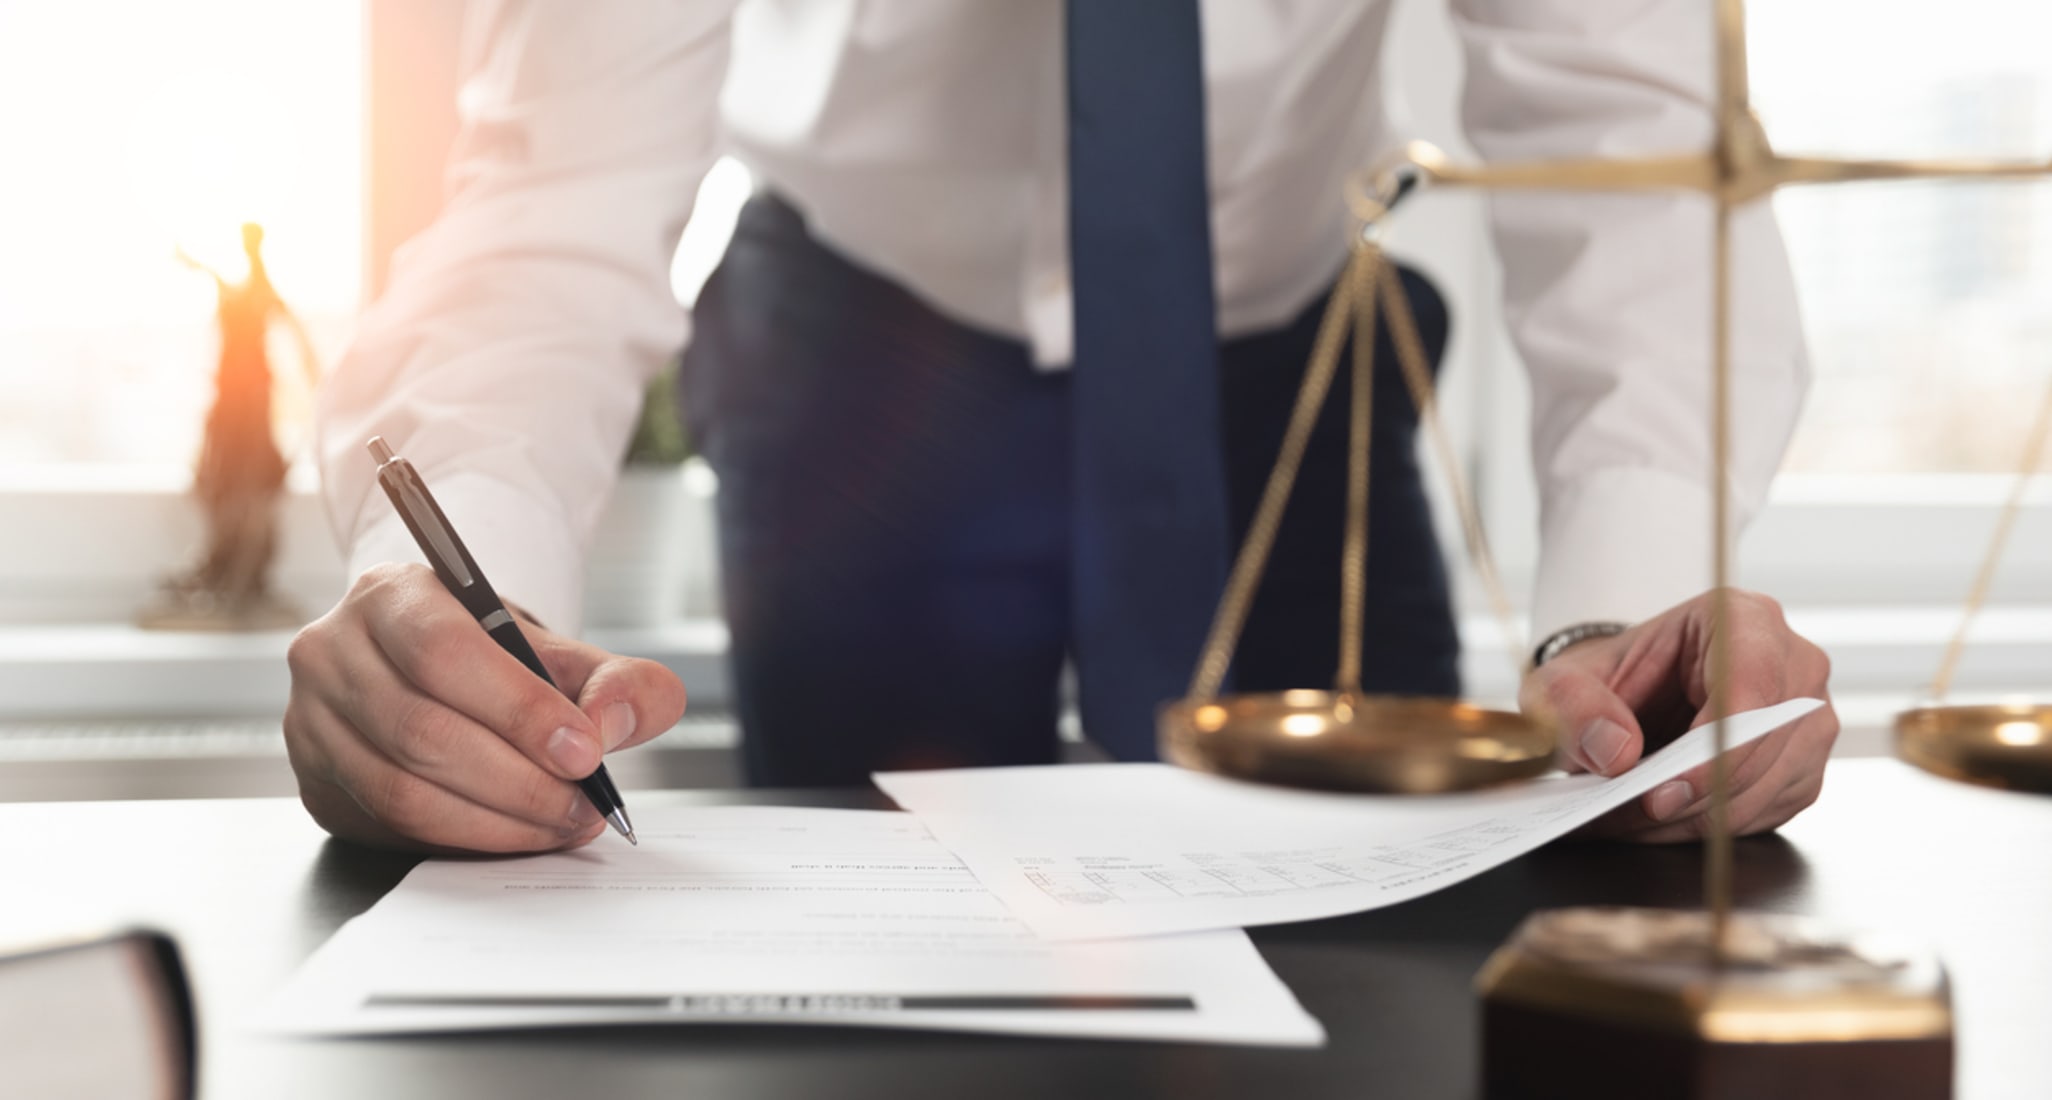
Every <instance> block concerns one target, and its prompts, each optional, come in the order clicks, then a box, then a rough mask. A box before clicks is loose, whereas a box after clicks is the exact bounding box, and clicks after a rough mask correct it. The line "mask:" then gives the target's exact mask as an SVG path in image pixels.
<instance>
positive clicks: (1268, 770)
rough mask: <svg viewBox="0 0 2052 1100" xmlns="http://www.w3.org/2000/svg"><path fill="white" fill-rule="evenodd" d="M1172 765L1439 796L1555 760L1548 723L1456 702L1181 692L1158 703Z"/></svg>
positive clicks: (1513, 777)
mask: <svg viewBox="0 0 2052 1100" xmlns="http://www.w3.org/2000/svg"><path fill="white" fill-rule="evenodd" d="M1157 730H1158V732H1159V734H1160V737H1161V755H1162V758H1163V759H1165V760H1168V761H1170V762H1171V763H1175V764H1180V765H1182V766H1183V767H1186V768H1194V769H1196V770H1198V771H1206V772H1211V773H1213V774H1215V775H1223V776H1229V777H1231V778H1234V779H1250V780H1254V781H1255V782H1260V783H1275V784H1280V785H1282V786H1286V787H1309V788H1314V789H1320V790H1334V791H1361V792H1366V793H1373V794H1440V793H1443V792H1447V791H1466V790H1473V789H1475V788H1477V787H1492V786H1496V785H1498V784H1501V783H1512V782H1516V781H1518V780H1523V779H1530V778H1532V777H1534V776H1537V775H1542V774H1544V773H1545V772H1547V771H1548V770H1550V769H1551V768H1552V767H1553V744H1554V737H1553V730H1552V729H1551V728H1550V727H1548V726H1545V725H1542V724H1540V723H1538V722H1535V721H1533V720H1532V719H1530V718H1527V717H1525V716H1524V715H1521V714H1514V713H1511V712H1508V711H1500V710H1488V709H1485V708H1483V707H1478V706H1474V705H1472V704H1469V703H1463V702H1461V701H1460V700H1458V699H1440V698H1430V697H1421V696H1401V695H1360V694H1350V693H1342V692H1333V691H1311V690H1302V691H1284V692H1279V693H1275V694H1263V695H1226V696H1220V697H1219V698H1217V699H1212V700H1194V699H1183V700H1180V701H1178V702H1175V703H1171V704H1169V705H1168V706H1166V707H1164V708H1162V711H1161V717H1160V720H1159V722H1158V724H1157Z"/></svg>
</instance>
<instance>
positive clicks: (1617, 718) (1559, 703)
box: [1518, 654, 1646, 775]
mask: <svg viewBox="0 0 2052 1100" xmlns="http://www.w3.org/2000/svg"><path fill="white" fill-rule="evenodd" d="M1572 656H1573V655H1572V654H1562V655H1561V656H1560V657H1558V658H1555V659H1554V660H1552V661H1548V662H1547V663H1546V667H1545V668H1542V669H1539V670H1537V671H1535V672H1533V673H1531V674H1530V675H1528V676H1526V677H1525V685H1524V688H1523V690H1521V691H1520V692H1519V693H1518V694H1519V704H1520V706H1521V707H1522V708H1523V709H1524V711H1525V712H1526V713H1527V714H1535V713H1538V714H1543V713H1544V712H1546V711H1551V712H1552V716H1553V718H1554V721H1555V722H1556V723H1557V726H1556V728H1557V729H1559V730H1560V748H1559V755H1560V762H1561V766H1563V767H1565V768H1567V769H1568V770H1569V771H1588V772H1595V773H1596V774H1598V775H1617V774H1619V773H1621V772H1623V771H1625V770H1627V769H1629V768H1630V767H1631V766H1632V765H1634V764H1637V763H1638V762H1639V757H1640V755H1642V754H1643V753H1644V751H1645V747H1646V739H1645V735H1644V733H1643V731H1641V730H1640V728H1639V719H1638V717H1637V716H1636V715H1634V714H1633V713H1632V708H1631V707H1629V706H1626V705H1625V701H1624V700H1623V699H1620V698H1618V695H1617V693H1616V692H1615V691H1612V690H1611V689H1610V685H1608V684H1606V683H1605V682H1604V681H1603V679H1602V678H1601V677H1599V676H1596V675H1595V674H1594V673H1591V672H1589V671H1587V670H1584V669H1578V668H1576V667H1575V666H1574V664H1573V663H1572Z"/></svg>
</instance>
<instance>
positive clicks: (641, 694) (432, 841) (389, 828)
mask: <svg viewBox="0 0 2052 1100" xmlns="http://www.w3.org/2000/svg"><path fill="white" fill-rule="evenodd" d="M521 630H522V631H523V632H525V633H526V635H527V640H528V641H529V642H530V643H531V644H532V645H533V646H534V649H535V652H536V653H537V654H539V655H540V656H541V659H542V664H543V665H545V666H546V667H547V668H548V670H549V675H550V676H551V677H553V678H554V679H555V681H556V683H557V684H558V685H560V686H561V688H562V690H561V691H558V690H556V689H555V688H552V687H550V686H549V685H547V684H545V683H543V682H542V681H541V679H540V678H539V677H537V676H535V675H534V674H533V673H531V672H529V671H528V670H527V669H526V667H524V666H523V665H521V663H520V662H519V661H517V660H515V659H514V658H513V656H512V655H511V654H509V653H507V652H506V651H505V650H503V649H500V648H499V646H498V644H497V643H496V642H494V641H492V639H491V637H490V636H489V635H487V634H486V633H485V632H484V630H483V629H482V628H480V627H479V626H478V624H477V622H476V620H474V619H472V618H471V617H470V615H469V614H468V613H467V612H465V611H464V610H463V605H462V604H460V603H458V602H457V601H456V598H455V597H454V596H452V595H450V594H449V592H448V590H447V589H445V588H443V587H442V584H441V582H440V581H438V580H436V579H435V575H434V573H433V572H432V571H431V570H429V569H428V568H427V567H426V566H424V565H381V566H378V567H376V568H373V569H370V570H368V571H366V572H365V573H364V574H363V576H362V577H360V578H358V579H357V582H356V584H355V585H354V586H353V587H351V588H350V590H349V594H348V595H346V596H344V597H343V598H342V601H341V602H340V603H338V604H336V605H335V608H334V610H332V611H330V612H328V613H327V614H326V615H324V616H322V617H321V618H320V619H319V620H317V621H315V622H314V623H312V624H310V625H309V626H307V627H306V629H304V630H301V631H300V632H299V636H298V637H296V638H294V639H293V641H292V648H291V650H290V652H289V654H288V656H287V661H288V663H289V664H290V665H291V669H292V698H291V702H290V703H289V704H288V705H287V706H286V708H285V747H286V751H287V754H288V756H289V757H290V759H291V761H292V770H293V773H294V774H296V775H297V776H298V777H299V797H300V800H301V801H303V802H305V803H306V808H307V809H308V810H309V811H310V812H311V813H312V814H313V817H314V820H315V821H317V822H319V823H320V825H321V827H322V828H325V829H327V830H328V831H329V832H330V833H333V834H334V835H336V836H338V837H341V838H344V839H347V840H354V841H359V842H362V843H365V844H374V845H379V846H382V847H396V848H409V849H414V850H440V851H467V852H534V851H546V850H550V849H556V848H570V847H576V846H578V845H581V844H587V843H589V842H590V841H592V840H593V839H594V838H596V837H597V836H598V835H599V834H600V833H601V832H604V831H605V828H606V825H605V822H604V821H602V820H600V818H599V817H598V814H597V812H596V811H595V810H593V809H592V806H591V804H590V802H588V801H586V799H585V797H584V795H583V794H582V793H581V792H580V791H579V790H578V789H577V786H576V784H575V783H574V782H572V780H575V779H580V778H583V777H584V776H587V775H590V774H591V773H592V772H593V771H594V770H595V769H597V767H598V765H599V760H600V758H601V756H602V755H603V754H604V753H606V752H610V751H612V750H614V749H618V748H623V747H626V746H629V745H637V744H640V743H641V742H643V741H646V740H648V739H650V738H652V737H654V736H656V735H657V734H660V733H662V732H663V731H665V730H667V729H669V728H670V727H671V726H673V725H675V724H676V721H677V719H678V717H679V716H681V715H682V714H683V713H684V685H683V684H682V683H681V682H679V681H678V679H677V677H676V676H675V675H674V674H673V673H671V672H670V670H669V669H667V668H664V667H663V666H662V665H660V664H657V663H656V662H654V661H646V660H641V659H638V658H631V657H619V656H615V655H613V654H611V653H607V652H605V651H604V650H601V649H598V648H595V647H593V646H589V645H585V644H583V643H581V642H578V641H576V640H574V639H571V638H565V637H562V636H560V635H557V634H553V633H551V632H549V631H548V630H545V629H543V628H541V627H539V626H536V625H534V624H533V623H528V622H523V623H522V624H521ZM566 694H567V696H569V697H568V698H566V697H565V696H566ZM571 699H575V700H576V702H574V703H573V702H572V701H571Z"/></svg>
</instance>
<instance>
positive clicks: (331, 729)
mask: <svg viewBox="0 0 2052 1100" xmlns="http://www.w3.org/2000/svg"><path fill="white" fill-rule="evenodd" d="M308 710H309V711H310V712H312V713H310V714H309V717H308V720H309V721H310V722H311V723H312V724H314V725H315V726H317V727H319V732H318V733H317V736H318V737H319V739H320V741H321V743H322V745H323V746H324V748H325V750H326V752H327V754H328V757H329V760H330V763H331V766H332V771H331V779H330V782H332V783H333V785H334V786H336V787H338V788H339V789H341V790H342V791H343V792H344V793H345V794H347V795H348V796H349V797H350V798H351V799H352V800H353V801H354V802H355V803H356V804H357V805H358V806H359V807H361V808H362V810H363V812H364V813H365V814H367V815H369V816H370V818H371V819H372V820H374V821H376V822H377V823H378V825H379V826H381V827H382V828H383V829H385V830H387V831H389V832H390V833H391V834H392V835H393V836H395V837H397V838H399V839H401V840H403V841H407V842H411V843H415V844H426V845H432V846H435V847H439V848H448V849H454V850H460V851H466V852H493V853H511V852H541V851H551V850H554V849H557V848H561V847H564V846H565V845H568V844H571V843H573V842H576V841H578V840H579V839H581V838H583V837H585V836H586V835H587V834H589V835H597V833H598V832H600V831H603V830H604V828H605V822H604V821H595V822H593V823H591V824H590V825H585V826H574V825H572V824H571V823H570V822H568V821H567V820H566V821H563V822H562V823H560V824H559V825H557V826H543V825H537V824H535V823H534V822H531V821H526V820H523V819H521V818H517V817H513V816H511V815H508V814H504V813H501V812H499V811H497V810H494V809H491V808H489V807H485V806H481V805H478V804H477V803H475V802H472V801H470V800H469V799H467V798H464V797H463V796H461V795H459V794H457V793H455V792H454V791H451V790H448V789H447V788H444V787H441V786H439V785H437V784H435V783H433V782H430V781H429V780H427V779H425V778H423V777H421V776H419V775H416V774H414V773H412V772H409V771H407V770H406V769H404V768H401V767H399V766H398V765H397V764H395V763H393V762H392V761H391V760H390V759H388V758H386V757H385V756H384V755H383V754H382V753H380V752H378V750H377V749H376V748H375V747H374V746H373V745H372V744H371V743H370V742H369V741H367V740H365V739H364V738H362V737H361V736H358V735H357V731H356V730H355V729H354V728H353V727H351V726H350V725H349V723H348V722H347V721H346V720H345V719H343V718H342V717H341V716H340V715H338V714H336V713H334V712H333V711H328V710H325V709H324V708H320V707H318V706H314V707H309V708H308ZM373 842H375V841H373Z"/></svg>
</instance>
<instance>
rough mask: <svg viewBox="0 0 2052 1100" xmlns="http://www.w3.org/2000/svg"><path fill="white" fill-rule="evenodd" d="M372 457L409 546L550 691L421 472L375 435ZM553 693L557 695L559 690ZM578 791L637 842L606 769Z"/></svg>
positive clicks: (543, 671)
mask: <svg viewBox="0 0 2052 1100" xmlns="http://www.w3.org/2000/svg"><path fill="white" fill-rule="evenodd" d="M366 446H368V447H369V448H370V453H371V457H372V458H374V459H377V462H378V484H380V485H383V486H384V487H385V495H386V496H388V497H391V498H392V506H393V507H394V508H397V509H399V518H400V519H402V520H405V521H406V529H407V530H408V531H411V532H413V541H415V542H417V543H419V544H420V551H421V553H423V554H426V555H427V560H428V564H429V565H431V566H433V567H434V570H435V576H437V577H440V578H441V580H442V584H443V586H444V587H446V588H448V590H449V591H450V593H451V594H453V595H454V596H455V597H456V598H457V599H458V600H459V601H461V602H462V604H463V609H464V610H465V611H468V612H470V615H471V617H472V618H474V619H476V620H477V625H479V626H481V627H484V629H485V633H486V634H489V635H491V637H492V640H493V641H495V642H497V643H499V648H501V649H503V650H505V651H506V652H508V653H511V654H512V655H513V656H514V658H515V659H517V660H518V661H519V662H520V663H521V664H523V665H526V666H527V670H528V671H529V672H532V673H534V674H535V675H536V676H539V677H541V678H542V682H543V683H545V684H547V685H549V686H550V687H555V686H556V681H555V680H553V679H551V678H550V677H549V670H548V669H546V668H543V667H542V663H541V658H540V657H538V656H536V655H535V652H534V647H533V646H531V645H528V644H527V636H526V635H525V634H522V633H521V632H520V624H519V623H517V622H515V621H514V619H513V613H512V612H510V611H507V610H506V605H505V604H504V603H501V602H500V600H499V594H498V593H496V592H494V591H492V584H491V582H490V581H488V580H485V575H484V571H483V570H481V569H479V568H478V567H477V562H476V561H475V560H473V559H472V558H471V556H470V551H469V549H468V548H466V547H465V546H464V545H463V540H462V539H459V538H457V537H456V529H455V528H454V527H452V526H450V525H449V517H448V516H445V515H443V514H442V506H441V505H439V504H436V503H435V498H434V497H433V496H431V495H429V493H428V490H427V483H426V482H425V481H422V480H421V478H420V471H419V470H416V469H414V468H413V463H411V462H408V461H406V460H405V459H403V458H400V457H399V456H398V455H396V454H394V453H393V452H392V448H391V446H390V445H389V444H387V443H386V442H385V437H384V436H381V435H374V436H372V437H371V438H370V442H369V443H368V444H366ZM557 690H559V691H560V690H562V689H560V688H558V689H557ZM577 789H578V790H581V791H583V792H584V797H586V798H588V799H590V800H591V804H592V805H593V806H595V807H597V809H598V812H599V814H600V815H601V816H603V817H604V818H605V819H606V820H607V821H608V822H610V823H612V826H613V828H615V829H618V830H620V835H621V836H624V837H626V838H627V840H628V842H629V843H631V844H636V845H639V844H640V843H641V841H639V840H636V839H635V837H634V823H633V822H631V821H629V820H627V803H626V802H625V801H624V800H622V799H621V797H620V789H619V788H618V787H615V786H613V777H612V776H610V775H607V774H606V766H605V765H604V764H600V765H599V766H598V770H597V771H594V772H592V773H591V774H590V775H587V776H585V777H584V778H583V779H580V780H578V781H577Z"/></svg>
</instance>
